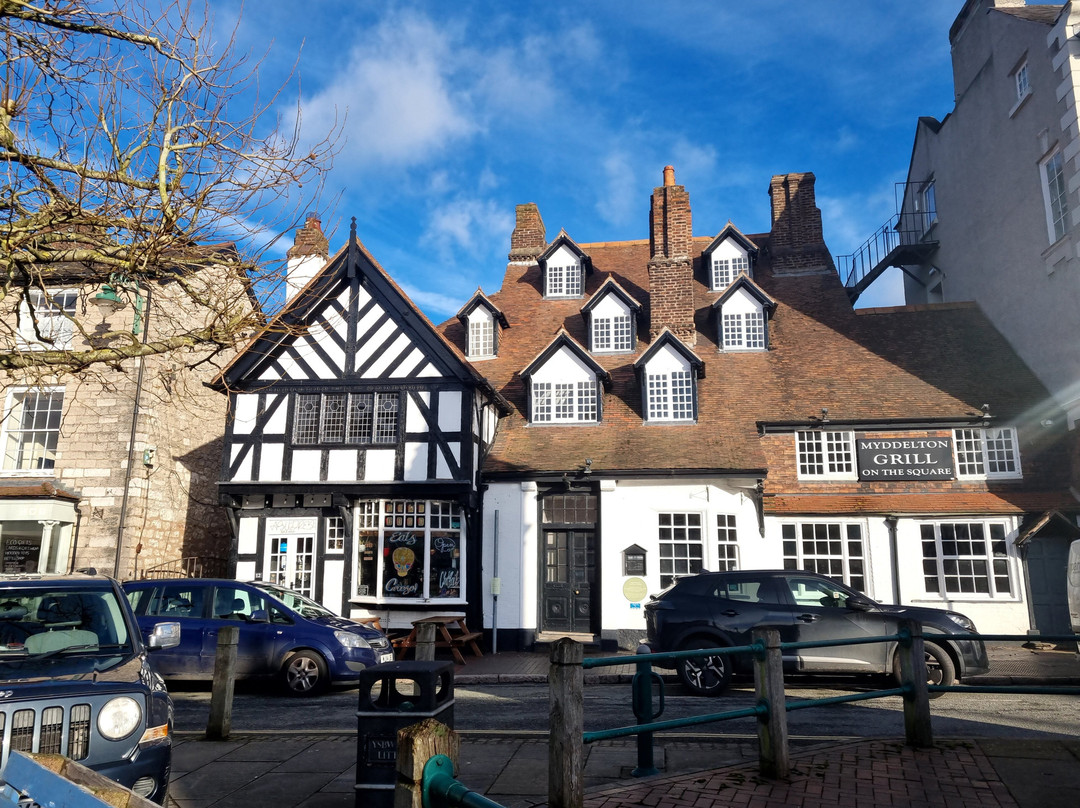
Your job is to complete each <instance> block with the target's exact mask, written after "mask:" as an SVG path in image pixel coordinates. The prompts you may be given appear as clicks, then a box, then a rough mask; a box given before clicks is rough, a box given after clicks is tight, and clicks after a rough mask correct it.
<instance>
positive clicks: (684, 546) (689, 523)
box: [656, 511, 705, 589]
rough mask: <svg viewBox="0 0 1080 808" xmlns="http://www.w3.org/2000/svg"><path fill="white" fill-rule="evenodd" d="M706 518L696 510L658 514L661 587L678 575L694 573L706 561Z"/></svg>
mask: <svg viewBox="0 0 1080 808" xmlns="http://www.w3.org/2000/svg"><path fill="white" fill-rule="evenodd" d="M704 525H705V520H704V518H703V517H702V515H701V514H700V513H698V512H696V511H663V512H661V513H659V514H657V532H656V540H657V545H658V549H657V557H658V559H659V562H660V563H659V565H658V567H659V573H660V588H661V589H663V588H665V587H667V585H668V584H670V583H671V582H672V581H674V580H675V579H676V578H681V577H683V576H685V575H694V574H696V573H698V572H700V571H701V570H702V569H703V568H704V564H705V530H704Z"/></svg>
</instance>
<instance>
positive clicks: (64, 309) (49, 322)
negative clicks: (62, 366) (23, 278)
mask: <svg viewBox="0 0 1080 808" xmlns="http://www.w3.org/2000/svg"><path fill="white" fill-rule="evenodd" d="M27 296H28V298H29V301H27V300H23V301H22V303H21V304H20V306H19V347H20V348H23V349H30V350H41V351H48V350H67V349H68V348H70V347H71V344H72V340H73V335H74V333H75V327H74V319H73V318H74V317H75V306H76V304H77V303H78V300H79V290H78V289H50V290H49V291H48V292H42V291H41V290H40V289H30V290H29V291H28V292H27ZM31 309H32V310H33V311H31ZM35 323H37V332H36V333H35V330H34V324H35ZM39 334H40V339H39V338H38V335H39Z"/></svg>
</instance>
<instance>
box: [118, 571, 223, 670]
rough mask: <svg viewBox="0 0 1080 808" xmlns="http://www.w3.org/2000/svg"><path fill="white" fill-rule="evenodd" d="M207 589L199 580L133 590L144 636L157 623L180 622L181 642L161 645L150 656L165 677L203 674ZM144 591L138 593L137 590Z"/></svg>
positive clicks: (138, 618) (134, 603)
mask: <svg viewBox="0 0 1080 808" xmlns="http://www.w3.org/2000/svg"><path fill="white" fill-rule="evenodd" d="M206 590H207V588H206V587H205V586H203V585H201V584H199V583H197V582H189V581H184V582H179V583H166V584H158V585H156V586H154V587H146V588H139V589H136V590H133V592H132V593H131V594H132V595H133V596H134V602H133V605H134V606H135V611H136V615H137V620H138V621H139V628H140V630H141V631H142V634H143V637H144V638H145V637H146V634H147V632H149V631H151V630H153V627H154V625H155V624H157V623H160V622H162V621H165V620H169V621H176V622H177V623H179V624H180V644H179V645H177V646H176V647H174V648H161V649H158V650H156V651H154V653H153V654H152V655H151V657H150V660H151V663H152V664H153V666H154V668H155V669H156V670H157V671H158V673H160V674H161V675H162V676H165V677H169V678H174V679H199V678H203V677H204V672H203V661H202V646H203V633H204V631H205V624H206V622H207V620H206V618H205V616H204V615H205V605H206V603H205V597H204V596H205V593H206ZM138 592H141V593H142V595H141V596H139V595H137V594H135V593H138Z"/></svg>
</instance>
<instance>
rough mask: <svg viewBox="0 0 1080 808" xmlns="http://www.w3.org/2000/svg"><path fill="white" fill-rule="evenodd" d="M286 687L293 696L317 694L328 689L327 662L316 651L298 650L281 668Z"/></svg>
mask: <svg viewBox="0 0 1080 808" xmlns="http://www.w3.org/2000/svg"><path fill="white" fill-rule="evenodd" d="M281 675H282V679H283V680H284V682H285V689H286V690H287V691H288V692H289V693H290V694H291V695H293V696H315V695H318V694H319V693H322V692H323V691H324V690H326V688H327V686H328V685H329V684H330V682H329V679H330V676H329V674H328V673H327V670H326V662H325V661H324V660H323V658H322V657H321V656H319V655H318V654H317V653H315V652H314V651H298V652H297V653H295V654H293V655H292V656H291V657H289V659H288V661H287V662H286V663H285V667H283V668H282V670H281Z"/></svg>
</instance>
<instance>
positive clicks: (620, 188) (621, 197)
mask: <svg viewBox="0 0 1080 808" xmlns="http://www.w3.org/2000/svg"><path fill="white" fill-rule="evenodd" d="M635 164H636V161H635V160H634V159H632V158H631V157H630V155H628V154H626V153H625V152H612V153H611V154H609V155H608V156H607V157H605V158H604V162H603V171H604V180H603V182H601V183H599V190H600V192H601V193H600V198H599V199H598V200H597V202H596V211H597V213H599V214H600V216H601V217H602V218H603V219H604V221H606V222H608V223H609V224H612V225H621V224H627V223H628V222H631V221H633V219H634V217H635V216H636V215H638V214H639V213H640V210H641V201H640V200H639V199H638V182H637V174H636V172H635V170H634V165H635Z"/></svg>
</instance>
